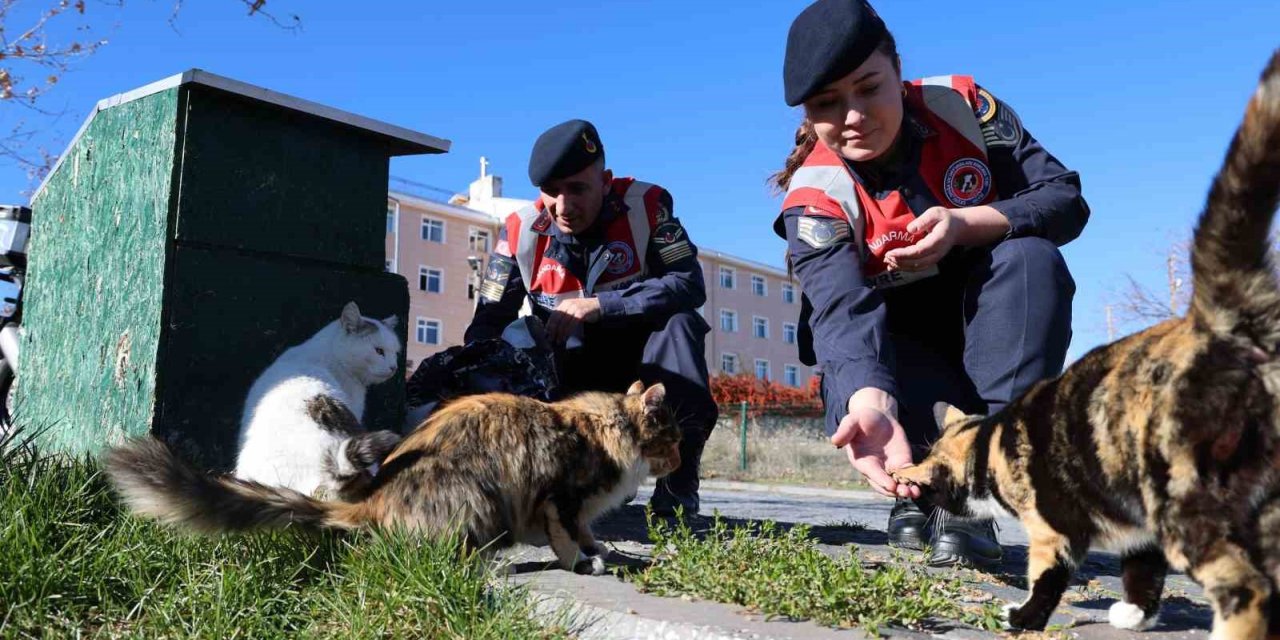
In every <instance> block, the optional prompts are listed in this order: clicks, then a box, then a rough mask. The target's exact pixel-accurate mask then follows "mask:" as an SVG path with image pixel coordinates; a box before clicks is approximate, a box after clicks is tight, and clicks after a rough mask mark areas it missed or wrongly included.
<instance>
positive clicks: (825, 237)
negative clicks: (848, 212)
mask: <svg viewBox="0 0 1280 640" xmlns="http://www.w3.org/2000/svg"><path fill="white" fill-rule="evenodd" d="M796 236H797V237H798V238H800V240H802V241H804V243H805V244H807V245H809V246H811V247H813V248H814V249H825V248H827V247H829V246H831V245H833V244H835V243H837V242H839V241H841V240H844V239H845V238H848V237H849V223H848V222H847V221H845V220H836V219H834V218H812V217H809V216H801V218H800V219H799V220H798V221H797V222H796Z"/></svg>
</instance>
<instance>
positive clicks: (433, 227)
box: [422, 216, 444, 244]
mask: <svg viewBox="0 0 1280 640" xmlns="http://www.w3.org/2000/svg"><path fill="white" fill-rule="evenodd" d="M422 239H423V240H426V241H428V242H439V243H440V244H444V220H436V219H435V218H428V217H426V216H422Z"/></svg>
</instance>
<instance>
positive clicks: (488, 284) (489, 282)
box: [480, 254, 516, 302]
mask: <svg viewBox="0 0 1280 640" xmlns="http://www.w3.org/2000/svg"><path fill="white" fill-rule="evenodd" d="M515 266H516V265H515V261H513V260H512V259H511V258H508V257H506V256H503V255H498V254H494V255H491V256H489V266H487V267H485V270H484V282H481V283H480V297H481V298H484V299H485V300H488V301H490V302H497V301H499V300H501V299H502V292H503V291H505V290H506V288H507V281H508V280H510V279H511V270H512V269H514V268H515Z"/></svg>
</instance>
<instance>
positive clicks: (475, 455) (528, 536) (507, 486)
mask: <svg viewBox="0 0 1280 640" xmlns="http://www.w3.org/2000/svg"><path fill="white" fill-rule="evenodd" d="M665 393H666V392H665V389H664V388H663V386H662V385H661V384H659V385H654V386H652V387H649V388H648V389H645V388H644V387H643V385H641V384H640V383H639V382H637V383H635V384H634V385H632V387H631V389H630V390H629V391H628V393H627V394H626V395H622V394H610V393H583V394H580V395H577V396H574V397H572V398H569V399H567V400H563V401H560V402H555V403H550V404H548V403H543V402H540V401H538V400H533V399H531V398H524V397H521V396H515V395H510V394H501V393H491V394H485V395H478V396H466V397H463V398H460V399H457V400H454V401H452V402H450V403H448V404H446V405H445V406H444V407H443V408H441V409H439V410H438V411H436V412H435V413H433V414H432V415H431V417H430V418H428V419H427V421H426V422H424V423H423V424H422V425H420V426H419V427H418V428H417V429H416V430H414V431H413V432H412V433H410V434H409V435H408V436H406V437H405V439H404V440H403V441H402V442H401V443H400V445H399V446H398V447H396V448H395V449H394V450H393V451H392V452H391V454H390V455H389V456H388V457H387V459H386V460H385V461H383V464H382V468H381V470H380V471H379V472H378V475H377V476H376V477H375V478H374V480H373V484H372V486H371V487H370V488H369V489H368V491H367V495H366V496H365V497H364V498H363V499H362V500H359V501H352V502H343V501H324V500H317V499H314V498H311V497H309V496H306V495H303V494H301V493H299V492H297V491H292V490H289V489H283V488H278V487H269V486H265V485H262V484H258V483H256V482H247V481H244V480H239V479H235V478H230V477H221V478H219V477H212V476H206V475H203V474H201V473H198V472H196V471H195V470H193V469H192V468H190V467H189V466H187V465H186V464H184V463H183V462H182V461H180V460H178V459H177V458H176V457H174V455H173V453H172V452H171V451H170V450H169V449H168V448H167V447H165V446H164V444H163V443H160V442H159V441H157V440H154V439H150V438H144V439H139V440H135V441H133V442H130V443H128V444H126V445H124V446H122V447H119V448H116V449H113V450H111V451H109V452H108V454H107V456H106V468H107V473H108V474H109V475H110V477H111V479H112V481H113V482H114V484H115V486H116V489H117V490H118V491H119V493H120V494H121V495H122V496H123V497H124V501H125V503H126V504H128V505H129V507H130V508H132V509H133V510H134V511H135V512H137V513H139V514H142V515H146V516H150V517H153V518H156V519H158V520H161V521H164V522H169V523H173V524H178V525H182V526H185V527H189V528H193V529H197V530H201V531H206V532H225V531H240V530H248V529H263V528H282V527H285V526H289V525H296V526H302V527H307V528H313V529H357V528H363V527H383V528H391V527H404V528H407V529H409V530H411V531H415V532H418V533H420V534H422V535H424V536H428V537H440V536H444V535H448V534H450V533H452V532H454V531H458V532H460V533H461V535H462V536H463V539H464V540H465V542H466V543H467V545H468V546H469V547H471V548H475V549H486V550H488V551H492V550H496V549H498V548H501V547H506V546H510V545H511V544H513V543H516V542H521V543H526V544H535V545H544V544H547V543H550V545H551V548H552V549H553V550H554V551H555V553H556V557H557V559H558V560H559V562H560V566H561V567H563V568H564V569H566V570H571V571H577V572H579V573H590V574H594V575H599V574H601V573H603V572H604V568H605V567H604V555H605V549H604V547H603V546H602V545H600V544H599V543H598V542H597V541H596V539H595V537H594V536H593V535H592V533H591V522H592V521H593V520H595V519H596V518H597V517H598V516H600V515H601V514H603V513H605V512H606V511H609V510H610V509H614V508H617V507H619V506H621V505H622V504H623V502H624V501H625V500H626V499H627V498H628V497H629V496H632V495H634V494H635V492H636V489H637V488H638V487H639V485H640V481H641V480H643V479H644V477H645V476H646V475H654V476H658V477H661V476H664V475H666V474H668V473H670V472H671V471H673V470H674V469H675V468H676V467H678V466H680V450H679V442H680V433H681V432H680V427H679V425H678V424H677V423H676V421H675V418H674V417H673V416H672V413H671V411H670V410H669V409H668V408H667V407H666V406H665V405H664V404H663V400H664V396H665Z"/></svg>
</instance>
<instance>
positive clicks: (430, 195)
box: [386, 158, 813, 387]
mask: <svg viewBox="0 0 1280 640" xmlns="http://www.w3.org/2000/svg"><path fill="white" fill-rule="evenodd" d="M391 187H392V188H391V189H389V191H388V194H387V263H386V264H387V270H388V271H393V272H396V273H399V274H400V275H402V276H404V277H405V279H406V280H408V281H409V318H408V324H409V344H408V352H407V354H406V357H407V359H408V361H409V362H410V364H409V370H410V371H412V370H413V367H414V366H416V365H417V363H419V362H421V361H422V359H424V358H426V357H429V356H430V355H432V354H434V353H436V352H438V351H441V350H443V349H446V348H448V347H451V346H454V345H458V344H461V343H462V336H463V333H464V332H465V331H466V328H467V325H468V323H470V321H471V316H472V311H473V309H474V306H475V296H476V292H477V290H478V288H479V282H480V280H479V279H480V277H481V275H482V274H483V273H484V266H485V263H486V262H487V260H488V254H489V252H490V250H491V249H492V247H493V243H494V241H495V239H496V238H497V234H498V228H499V225H500V224H501V222H502V220H503V219H505V218H506V216H507V215H508V214H510V213H511V212H513V211H516V210H517V209H520V208H521V207H523V206H525V205H527V204H529V201H528V200H520V199H515V198H505V197H503V196H502V179H501V177H499V176H494V175H491V174H489V173H488V170H487V163H486V162H485V161H484V159H483V158H482V159H481V168H480V178H479V179H477V180H476V181H474V182H472V183H471V185H470V188H469V189H468V192H467V194H466V195H461V194H454V195H450V194H448V193H446V192H441V191H440V190H438V189H435V188H433V187H429V186H427V185H416V184H414V183H412V182H409V181H407V180H402V179H394V180H393V184H392V185H391ZM699 262H700V263H701V264H702V272H703V276H704V278H705V280H706V285H707V303H706V304H705V305H704V306H703V307H702V308H701V309H699V312H700V313H701V314H702V315H703V317H704V318H706V320H707V323H708V324H709V325H711V332H710V333H709V334H708V335H707V369H708V370H709V371H711V372H712V374H713V375H715V374H717V373H725V374H737V373H750V374H753V375H755V376H757V377H760V378H767V379H770V380H776V381H778V382H780V383H783V384H787V385H791V386H797V387H800V386H804V385H806V384H808V382H809V378H810V376H812V375H813V372H812V369H811V368H810V367H806V366H804V365H802V364H800V361H799V359H798V358H797V356H796V344H795V341H796V319H797V317H798V316H799V314H800V291H799V288H798V287H797V286H796V284H795V283H794V282H793V281H791V280H790V279H788V278H787V275H786V273H785V272H783V271H781V270H779V269H777V268H774V267H771V266H769V265H766V264H762V263H758V262H754V261H751V260H746V259H743V258H739V257H737V256H734V255H732V254H728V253H724V252H720V251H716V250H713V249H708V248H706V247H701V246H700V247H699Z"/></svg>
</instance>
